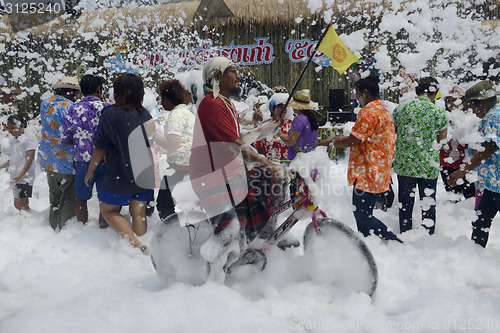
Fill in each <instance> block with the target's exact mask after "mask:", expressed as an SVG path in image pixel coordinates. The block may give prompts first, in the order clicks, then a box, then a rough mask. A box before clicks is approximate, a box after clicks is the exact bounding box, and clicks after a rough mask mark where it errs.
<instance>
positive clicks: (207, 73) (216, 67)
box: [203, 57, 234, 99]
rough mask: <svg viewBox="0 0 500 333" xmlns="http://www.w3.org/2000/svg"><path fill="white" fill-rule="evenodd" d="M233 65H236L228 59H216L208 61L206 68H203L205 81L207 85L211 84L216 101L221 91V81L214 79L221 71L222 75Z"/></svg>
mask: <svg viewBox="0 0 500 333" xmlns="http://www.w3.org/2000/svg"><path fill="white" fill-rule="evenodd" d="M233 65H234V63H233V62H232V61H231V60H229V59H228V58H225V57H216V58H212V59H210V60H209V61H207V63H206V64H205V67H203V81H205V83H206V84H210V85H211V86H212V89H213V92H214V99H215V98H217V96H219V91H220V88H219V81H217V80H215V79H214V77H215V73H217V72H218V71H220V72H221V73H222V74H224V71H225V70H226V69H227V68H228V67H231V66H233Z"/></svg>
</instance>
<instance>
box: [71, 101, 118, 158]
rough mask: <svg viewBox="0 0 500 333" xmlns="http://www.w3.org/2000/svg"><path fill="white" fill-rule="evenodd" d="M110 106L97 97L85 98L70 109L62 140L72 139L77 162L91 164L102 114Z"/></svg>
mask: <svg viewBox="0 0 500 333" xmlns="http://www.w3.org/2000/svg"><path fill="white" fill-rule="evenodd" d="M108 105H109V104H108V103H105V102H103V101H101V100H100V99H99V97H97V96H85V97H84V98H82V99H81V100H80V101H79V102H77V103H75V104H73V105H72V106H71V107H70V108H69V110H68V113H67V115H66V121H65V123H64V127H63V133H62V136H61V140H62V141H63V142H65V141H66V139H72V141H73V147H74V160H75V161H76V162H90V158H91V157H92V152H93V151H94V140H95V136H96V134H97V128H98V125H99V120H100V118H101V112H102V110H103V109H104V108H105V107H106V106H108Z"/></svg>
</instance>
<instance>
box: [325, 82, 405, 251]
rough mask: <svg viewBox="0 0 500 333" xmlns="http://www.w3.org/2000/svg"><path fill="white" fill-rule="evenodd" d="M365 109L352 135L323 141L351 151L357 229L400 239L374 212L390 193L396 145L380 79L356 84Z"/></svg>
mask: <svg viewBox="0 0 500 333" xmlns="http://www.w3.org/2000/svg"><path fill="white" fill-rule="evenodd" d="M354 86H355V88H356V93H357V96H358V102H359V104H360V106H361V107H362V109H361V110H360V111H359V115H358V119H357V120H356V123H355V124H354V127H353V128H352V130H351V133H350V135H349V136H336V137H334V138H333V139H327V140H324V141H322V142H321V145H328V144H330V145H332V146H333V147H338V148H351V150H350V153H349V165H348V170H347V181H348V185H353V186H354V189H353V195H352V204H353V206H354V218H355V219H356V225H357V227H358V230H359V231H360V232H361V233H362V234H363V235H364V236H365V237H366V236H369V235H370V234H371V233H374V234H375V235H377V236H379V237H380V238H382V239H385V240H395V241H398V242H401V240H400V239H399V238H398V237H397V236H396V235H395V234H394V233H393V232H391V231H389V230H387V226H386V225H385V224H384V223H382V222H381V221H380V220H379V219H377V218H376V217H375V216H373V209H374V207H375V203H376V201H377V198H378V196H379V193H383V192H385V191H387V190H389V186H390V183H391V167H392V159H393V156H394V146H395V142H396V130H395V127H394V122H393V120H392V117H391V115H390V113H389V111H387V110H386V109H385V108H384V107H383V105H382V102H381V101H380V100H379V97H378V96H379V87H378V77H376V76H370V77H367V78H364V79H360V80H358V81H356V83H355V84H354Z"/></svg>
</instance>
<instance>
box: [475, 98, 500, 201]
mask: <svg viewBox="0 0 500 333" xmlns="http://www.w3.org/2000/svg"><path fill="white" fill-rule="evenodd" d="M480 131H481V134H482V135H483V137H484V141H492V142H494V143H495V144H496V145H497V150H496V151H495V153H493V155H491V156H490V157H488V158H487V159H486V161H484V163H483V164H481V165H480V166H478V167H477V168H476V170H477V174H478V178H479V180H478V185H480V186H484V187H485V188H487V189H488V190H490V191H492V192H496V193H500V150H499V149H498V147H500V104H497V105H495V106H494V107H493V108H492V109H491V110H490V111H489V112H488V113H487V114H486V116H485V117H484V118H483V119H482V120H481V125H480Z"/></svg>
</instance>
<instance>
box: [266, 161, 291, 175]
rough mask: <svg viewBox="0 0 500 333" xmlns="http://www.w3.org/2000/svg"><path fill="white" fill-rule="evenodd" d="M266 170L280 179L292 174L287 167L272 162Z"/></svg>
mask: <svg viewBox="0 0 500 333" xmlns="http://www.w3.org/2000/svg"><path fill="white" fill-rule="evenodd" d="M266 170H267V171H268V172H270V173H272V174H273V175H274V176H275V177H278V178H285V177H286V176H287V174H288V173H289V172H290V171H289V170H288V168H287V167H286V166H284V165H282V164H278V163H274V162H271V161H269V164H268V166H267V167H266Z"/></svg>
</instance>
